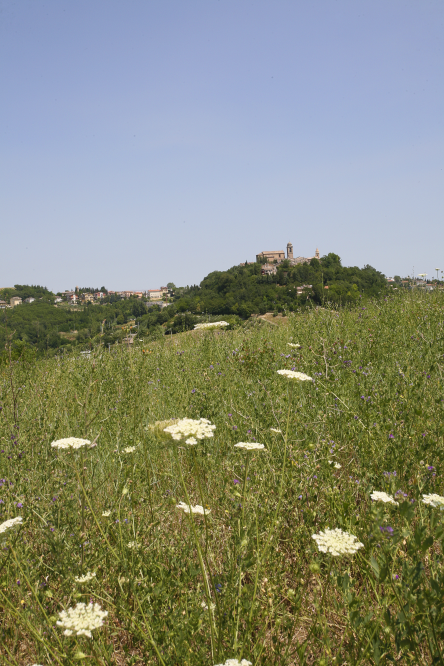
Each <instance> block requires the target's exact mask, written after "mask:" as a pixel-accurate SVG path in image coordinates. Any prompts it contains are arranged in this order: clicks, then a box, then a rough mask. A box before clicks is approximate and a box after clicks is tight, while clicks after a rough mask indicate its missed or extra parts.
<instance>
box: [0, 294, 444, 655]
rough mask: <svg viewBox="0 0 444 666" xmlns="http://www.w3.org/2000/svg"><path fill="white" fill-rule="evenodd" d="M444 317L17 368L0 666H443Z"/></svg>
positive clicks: (341, 313)
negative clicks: (311, 665)
mask: <svg viewBox="0 0 444 666" xmlns="http://www.w3.org/2000/svg"><path fill="white" fill-rule="evenodd" d="M278 319H281V318H276V320H278ZM443 323H444V300H443V297H442V295H441V294H440V293H436V292H435V293H431V294H424V293H414V292H408V293H398V294H394V295H393V296H390V297H387V298H385V299H381V300H376V301H366V302H364V303H362V304H360V305H353V306H347V307H344V308H340V309H339V308H336V307H329V306H327V305H326V306H325V307H324V308H320V307H319V308H313V309H312V310H309V309H305V310H304V311H303V312H296V313H293V314H290V315H288V317H287V319H286V321H285V322H284V323H282V322H280V323H279V325H277V324H276V323H274V322H268V321H259V320H252V319H251V320H249V321H248V322H246V323H245V324H244V325H243V326H241V327H238V328H235V329H234V330H231V326H229V325H228V324H227V323H226V322H221V325H220V326H215V325H214V322H213V323H212V325H211V326H200V327H199V329H198V330H195V331H190V332H187V333H183V334H179V335H175V336H171V335H169V336H165V337H164V339H163V340H157V341H155V342H152V343H150V344H148V345H147V344H146V343H145V344H144V348H143V349H142V348H141V347H142V346H140V348H139V347H138V343H135V344H134V345H133V347H132V348H129V349H127V348H126V347H123V346H121V345H115V346H114V347H111V348H110V349H108V348H106V349H105V348H104V347H103V346H102V347H98V348H97V349H94V350H92V352H91V354H90V355H89V356H88V355H83V357H82V358H79V357H78V355H75V354H74V353H72V354H66V355H64V356H63V355H62V356H59V357H55V358H50V359H49V358H48V359H44V358H43V359H41V360H38V361H37V362H33V363H30V362H29V361H27V360H26V359H23V360H18V361H12V360H11V361H10V362H9V363H8V364H7V365H6V366H3V367H2V369H1V375H0V476H1V478H0V632H1V640H0V663H1V664H7V665H14V666H23V665H25V666H32V665H34V666H38V665H40V666H47V665H49V664H51V665H55V664H57V665H60V666H66V665H69V664H77V663H82V662H84V663H89V664H101V665H102V664H103V665H105V664H107V665H108V664H109V665H111V664H113V665H114V664H115V665H123V664H130V665H138V664H156V665H162V666H173V665H174V666H176V665H177V666H179V665H180V666H185V665H189V666H202V665H206V664H208V665H209V666H216V665H226V666H250V665H252V666H259V665H263V666H265V665H273V666H274V665H276V666H277V665H279V666H290V665H293V664H298V665H301V666H304V665H306V664H317V665H318V666H326V665H330V664H335V665H338V666H339V665H345V664H347V665H350V666H352V665H353V666H355V665H357V664H415V665H418V664H421V665H423V666H426V665H430V664H441V665H442V664H444V608H443V604H444V566H443V545H444V523H443V517H444V512H443V509H444V483H443V472H444V440H443V438H444V423H443V408H444V395H443V390H442V386H443V377H442V373H443V366H444V330H443Z"/></svg>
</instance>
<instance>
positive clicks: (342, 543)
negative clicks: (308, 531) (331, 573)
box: [312, 528, 364, 557]
mask: <svg viewBox="0 0 444 666" xmlns="http://www.w3.org/2000/svg"><path fill="white" fill-rule="evenodd" d="M312 538H313V539H314V540H315V541H316V543H317V546H318V548H319V550H320V551H321V553H331V554H332V555H333V556H334V557H338V556H340V555H354V554H355V553H356V552H357V551H358V550H359V549H360V548H364V544H363V543H361V542H360V541H358V539H357V537H355V536H354V535H353V534H349V533H348V532H343V531H342V530H341V529H339V528H337V529H335V530H329V529H328V528H327V529H326V530H324V531H323V532H319V534H313V535H312Z"/></svg>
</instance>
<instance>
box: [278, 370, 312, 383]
mask: <svg viewBox="0 0 444 666" xmlns="http://www.w3.org/2000/svg"><path fill="white" fill-rule="evenodd" d="M276 372H277V373H278V375H283V376H284V377H288V379H297V380H298V381H299V382H307V381H308V380H311V379H312V378H311V377H309V376H308V375H304V373H303V372H295V371H294V370H276Z"/></svg>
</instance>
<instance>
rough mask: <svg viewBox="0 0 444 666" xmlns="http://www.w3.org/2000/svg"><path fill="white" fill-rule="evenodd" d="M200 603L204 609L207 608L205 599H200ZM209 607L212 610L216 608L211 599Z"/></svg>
mask: <svg viewBox="0 0 444 666" xmlns="http://www.w3.org/2000/svg"><path fill="white" fill-rule="evenodd" d="M200 605H201V606H202V608H203V609H204V610H205V611H207V610H208V605H207V603H206V602H205V601H202V603H201V604H200ZM210 608H211V610H212V611H215V610H216V604H215V603H214V602H213V601H211V602H210Z"/></svg>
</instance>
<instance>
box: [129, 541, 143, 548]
mask: <svg viewBox="0 0 444 666" xmlns="http://www.w3.org/2000/svg"><path fill="white" fill-rule="evenodd" d="M128 548H131V549H132V550H138V548H140V544H139V543H137V541H130V542H129V543H128Z"/></svg>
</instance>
